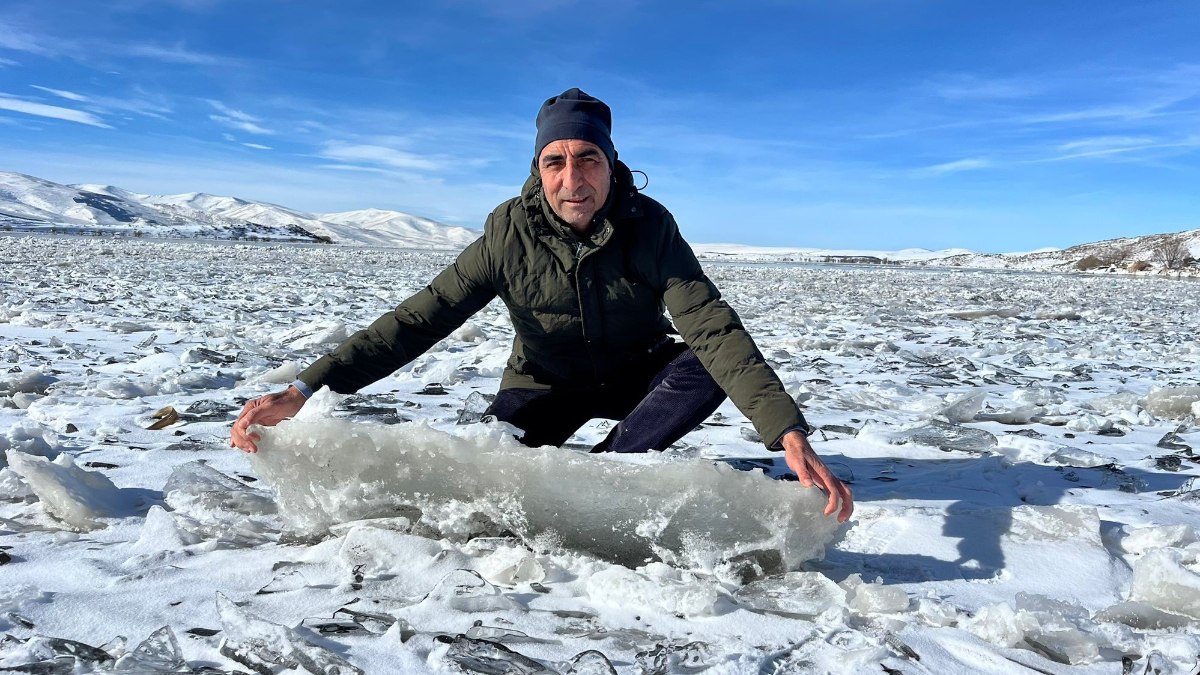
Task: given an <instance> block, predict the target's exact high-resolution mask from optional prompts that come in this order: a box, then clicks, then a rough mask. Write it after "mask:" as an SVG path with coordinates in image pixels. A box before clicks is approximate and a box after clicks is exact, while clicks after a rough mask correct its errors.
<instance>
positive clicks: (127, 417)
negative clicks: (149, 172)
mask: <svg viewBox="0 0 1200 675" xmlns="http://www.w3.org/2000/svg"><path fill="white" fill-rule="evenodd" d="M91 191H92V192H95V193H97V194H108V195H110V196H113V197H127V196H126V195H122V193H121V192H119V191H117V190H115V189H106V190H100V189H98V188H92V189H91ZM451 259H452V258H451V255H449V254H444V253H436V252H428V251H422V252H410V251H402V250H380V249H372V248H355V247H351V246H346V247H312V246H286V245H278V244H275V245H250V244H235V243H164V242H150V241H139V240H136V239H119V240H113V239H96V238H52V237H45V236H39V237H14V236H6V237H0V261H2V262H0V287H2V288H3V293H0V449H3V450H4V451H5V452H4V456H5V457H6V460H5V461H6V464H7V466H6V467H4V468H0V632H2V633H4V634H6V635H7V637H3V638H0V670H3V669H14V668H24V669H26V670H30V669H34V670H36V669H42V670H45V671H47V672H53V671H51V670H50V669H52V668H64V667H66V668H72V669H74V670H75V671H76V672H107V671H113V670H116V671H124V672H170V671H173V670H179V671H183V670H184V669H185V668H191V669H193V670H199V669H200V668H202V667H210V668H214V669H219V670H221V671H238V670H240V671H247V670H253V669H255V668H256V667H257V668H262V669H272V668H273V669H276V670H278V669H280V668H284V667H287V666H288V665H290V664H293V663H294V664H296V665H297V666H298V667H299V668H300V671H299V672H304V671H307V672H333V671H334V670H340V671H341V672H356V670H361V671H363V672H370V673H375V672H411V673H423V672H463V671H464V670H465V672H479V671H480V670H483V671H485V672H488V671H489V670H488V669H490V672H503V671H504V670H506V669H507V671H508V672H548V673H555V672H557V673H566V672H576V673H605V674H608V673H619V674H621V675H629V674H632V673H644V672H660V673H665V672H699V671H702V670H705V669H707V672H720V673H761V672H768V673H770V672H780V673H782V672H831V673H860V672H882V671H883V670H885V669H890V670H892V671H900V672H979V673H1008V672H1017V671H1022V672H1023V671H1025V670H1032V671H1034V672H1047V673H1112V672H1121V670H1122V666H1121V660H1122V658H1123V657H1127V658H1128V661H1129V663H1130V665H1129V671H1130V672H1137V673H1141V672H1147V670H1148V671H1149V672H1155V671H1156V670H1157V671H1159V672H1177V673H1192V672H1195V670H1196V668H1197V666H1198V665H1200V664H1198V663H1197V654H1200V637H1197V636H1198V635H1200V608H1198V606H1197V602H1200V543H1198V542H1197V532H1198V531H1200V492H1197V485H1196V481H1195V478H1196V476H1198V475H1200V465H1198V464H1197V462H1196V461H1195V453H1194V449H1195V448H1196V446H1197V443H1198V442H1200V428H1198V427H1197V424H1196V420H1195V414H1196V412H1197V410H1196V407H1197V399H1196V398H1194V390H1195V389H1196V388H1200V380H1198V377H1197V373H1198V372H1200V343H1198V342H1197V341H1196V338H1195V326H1196V325H1198V324H1200V296H1198V295H1197V294H1196V293H1195V287H1194V283H1190V282H1188V281H1177V280H1172V279H1167V278H1158V277H1142V278H1116V277H1112V276H1083V275H1054V274H1033V273H1004V274H998V273H993V272H983V271H965V270H956V271H952V270H935V269H921V268H894V267H875V266H870V267H869V266H854V267H851V266H838V265H828V266H822V265H788V264H756V265H744V264H736V263H735V262H721V263H719V264H710V265H709V266H708V270H709V272H710V274H711V276H712V277H713V278H714V281H715V282H716V283H717V285H718V286H719V287H720V288H721V289H722V292H723V294H724V295H725V296H726V297H727V298H728V299H729V300H730V301H731V302H732V303H733V304H734V306H735V307H737V308H738V310H739V313H740V315H741V316H742V318H743V320H744V321H745V322H746V324H747V325H748V327H749V328H750V330H751V331H752V333H753V334H754V335H755V337H756V339H757V342H758V344H759V346H760V348H761V349H762V351H763V354H764V355H765V356H766V358H767V359H768V360H770V361H771V362H772V364H774V366H775V367H776V369H777V371H778V372H779V374H780V376H781V378H782V380H783V382H784V384H785V386H786V387H787V389H788V391H789V392H790V393H792V394H793V395H794V396H795V397H796V398H797V400H799V401H801V402H802V403H803V405H804V406H805V410H806V415H807V417H808V418H809V420H810V421H811V422H812V423H814V424H816V425H818V426H819V427H820V428H819V430H818V431H817V432H815V433H814V434H813V436H812V439H813V443H814V447H815V448H816V449H817V451H818V452H819V453H820V454H821V455H822V456H823V457H824V458H825V459H826V460H827V461H828V463H829V465H830V467H831V469H832V470H833V471H834V472H835V473H837V474H838V475H840V476H842V477H843V478H845V479H846V480H848V481H850V485H851V487H852V488H853V490H854V492H855V496H856V500H857V504H856V506H857V508H856V511H855V515H854V517H853V519H852V520H851V522H849V523H848V524H846V525H844V526H840V527H839V526H837V525H836V524H835V523H832V522H831V521H830V520H829V519H821V518H819V517H816V516H815V515H814V511H815V509H817V508H819V501H820V500H819V497H817V496H816V495H814V494H812V492H811V491H806V490H803V489H801V488H800V487H799V486H798V485H797V484H796V483H795V482H789V481H775V480H768V479H767V478H766V477H764V476H763V475H761V473H762V472H761V471H760V470H759V469H763V470H764V471H766V472H767V473H770V474H771V475H779V474H780V473H781V472H783V471H784V470H785V468H784V467H783V466H782V465H781V464H780V463H778V462H774V463H773V462H771V461H768V460H771V459H772V458H774V459H777V458H778V456H777V455H771V453H768V452H767V451H766V450H765V449H764V448H763V447H762V445H761V443H757V442H755V441H752V440H748V439H747V434H746V432H747V431H749V429H750V425H749V422H748V421H747V420H746V419H745V418H744V417H743V416H742V415H741V414H740V413H739V412H738V411H737V410H736V408H734V407H733V406H732V405H731V404H729V403H726V404H724V405H723V406H722V407H721V408H720V410H718V413H717V414H716V415H714V416H713V418H712V419H710V420H708V421H707V422H706V423H705V424H704V425H702V426H701V427H700V428H699V429H698V430H696V431H694V432H692V433H691V434H689V435H688V436H686V437H685V438H684V439H683V441H682V442H681V443H679V444H677V445H676V446H675V447H673V448H671V449H669V450H668V451H666V452H664V453H662V454H657V455H652V456H646V457H605V456H591V455H588V454H587V453H585V452H582V451H581V449H583V448H586V447H588V446H590V444H593V443H595V442H597V441H599V440H600V439H601V438H603V437H604V435H605V434H606V433H607V431H608V429H609V428H610V427H609V423H607V422H604V421H596V422H593V423H591V424H589V425H588V426H586V427H584V428H583V429H581V430H580V432H579V433H578V434H577V435H576V437H575V438H573V439H572V442H571V445H570V446H569V447H566V448H562V449H549V448H544V449H529V448H525V447H524V446H520V445H519V444H516V443H514V442H512V441H511V440H510V439H509V438H508V433H507V431H506V429H505V428H504V427H502V426H496V425H494V424H488V423H472V424H460V423H459V422H460V420H461V421H464V422H467V421H470V420H472V419H475V418H478V413H479V410H480V407H481V405H482V404H483V403H486V399H485V398H484V396H485V395H486V394H491V393H494V391H495V389H496V387H497V385H498V380H499V376H500V373H501V371H502V369H503V366H504V362H505V360H506V359H507V356H508V350H509V346H510V340H511V337H512V329H511V326H510V325H509V323H508V320H507V316H506V313H505V311H504V309H503V307H502V306H500V305H499V304H498V303H493V304H492V305H490V306H488V307H487V308H485V309H484V310H483V311H482V312H480V313H479V314H478V315H476V316H475V317H473V318H472V319H471V321H470V322H469V323H468V324H466V325H464V326H463V328H462V329H460V330H459V331H456V333H455V334H454V336H452V337H451V338H449V339H447V340H446V341H444V342H443V343H442V344H440V345H438V346H437V347H435V348H434V349H433V350H432V351H431V352H430V353H428V354H426V355H425V356H423V357H421V358H419V359H418V360H417V361H415V362H414V363H412V364H410V365H409V366H407V367H405V368H403V369H401V371H400V372H398V373H396V374H394V375H392V376H390V377H387V378H385V379H384V380H382V381H381V382H379V383H377V384H375V385H372V386H371V387H369V388H368V389H367V390H365V391H364V392H363V393H361V394H360V395H357V396H353V397H346V398H342V397H336V396H330V395H329V394H327V393H323V394H320V395H319V398H318V399H316V400H314V401H312V402H311V403H310V404H309V405H308V406H306V407H305V409H304V411H303V412H302V415H301V416H299V417H298V418H297V419H295V420H292V421H290V422H288V423H285V424H283V425H280V426H279V427H276V428H273V429H270V430H265V432H264V439H263V440H264V444H263V449H262V452H260V453H259V454H258V455H256V456H247V455H245V454H243V453H241V452H239V451H235V450H231V449H230V448H228V446H227V442H228V440H227V439H228V430H229V425H230V423H231V422H232V420H233V419H234V417H235V416H236V414H237V412H238V411H239V410H240V409H241V407H242V405H243V403H244V401H245V399H247V398H249V397H253V396H257V395H260V394H262V393H266V392H269V391H274V390H277V389H278V388H279V387H281V386H282V385H283V383H285V382H286V381H288V379H289V377H290V375H291V374H294V373H295V371H296V369H297V368H299V367H301V366H302V365H304V364H307V363H311V362H312V360H313V359H315V358H316V357H317V356H318V355H320V354H322V353H324V352H325V351H326V350H328V349H329V348H330V346H331V345H332V343H333V342H334V341H335V340H336V339H340V336H341V335H345V334H347V333H349V332H352V331H354V330H356V329H357V328H358V327H361V326H364V325H366V324H368V323H369V322H370V321H372V320H374V319H375V318H376V317H377V316H378V315H379V314H380V313H382V312H383V311H386V310H387V309H390V308H391V307H393V306H394V305H395V304H396V303H397V302H399V301H400V300H402V299H403V298H404V297H406V296H407V295H408V294H410V293H412V292H414V291H416V290H418V289H420V288H421V287H423V286H424V285H425V284H426V283H427V282H428V280H429V278H431V277H432V276H433V275H434V274H435V273H436V272H437V271H438V270H439V269H440V268H441V267H442V266H444V265H445V264H448V262H449V261H450V260H451ZM427 385H428V386H427ZM433 385H438V386H433ZM165 406H171V407H172V408H173V409H174V410H175V411H176V414H177V416H178V420H177V421H175V422H173V423H171V424H170V425H168V426H166V428H163V429H156V430H151V429H149V428H148V427H150V426H151V424H152V422H154V421H155V419H154V418H153V417H152V415H153V414H154V413H155V412H156V411H158V410H160V409H162V408H164V407H165ZM460 410H462V411H465V413H462V414H460ZM14 458H15V459H14ZM734 465H736V466H738V467H740V468H741V469H745V470H740V471H739V470H734V469H733V468H731V466H734ZM418 492H419V493H420V494H419V495H418V494H417V493H418ZM820 549H824V557H823V558H821V557H820V555H819V551H820ZM739 554H745V555H739ZM622 563H623V564H622ZM218 594H220V597H221V598H223V599H219V598H218ZM918 659H919V660H918ZM56 663H57V664H59V665H53V664H56ZM251 663H253V664H257V666H255V665H250V664H251ZM34 664H36V665H34ZM471 669H474V670H471ZM522 669H524V671H522ZM572 669H573V670H572Z"/></svg>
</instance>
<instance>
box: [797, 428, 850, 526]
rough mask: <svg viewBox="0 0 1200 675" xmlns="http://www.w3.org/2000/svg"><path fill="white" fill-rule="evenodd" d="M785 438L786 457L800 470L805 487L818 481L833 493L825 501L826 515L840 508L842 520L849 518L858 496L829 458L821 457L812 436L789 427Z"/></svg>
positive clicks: (817, 483) (818, 484) (824, 488)
mask: <svg viewBox="0 0 1200 675" xmlns="http://www.w3.org/2000/svg"><path fill="white" fill-rule="evenodd" d="M782 442H783V452H784V455H783V457H784V460H785V461H786V462H787V465H788V467H790V468H791V470H792V471H795V472H796V477H797V478H799V479H800V484H801V485H803V486H804V487H812V486H814V485H816V486H817V487H819V488H821V489H822V490H824V491H825V494H827V495H829V501H828V502H826V504H825V515H827V516H828V515H830V514H832V513H833V512H835V511H837V512H838V522H839V523H844V522H846V521H847V520H849V519H850V514H852V513H854V497H853V496H852V495H851V494H850V488H849V487H847V486H846V484H845V483H843V482H842V481H840V480H838V477H837V476H835V475H833V472H832V471H830V470H829V467H827V466H825V462H822V461H821V458H820V457H818V456H817V453H816V451H814V450H813V449H812V446H811V445H809V444H808V437H806V436H805V435H804V434H802V433H800V432H799V431H789V432H787V433H786V434H784V435H783V439H782ZM839 502H840V504H841V507H840V509H839V506H838V505H839Z"/></svg>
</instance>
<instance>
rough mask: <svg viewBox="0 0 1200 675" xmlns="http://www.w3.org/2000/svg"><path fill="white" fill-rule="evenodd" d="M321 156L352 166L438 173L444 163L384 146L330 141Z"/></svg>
mask: <svg viewBox="0 0 1200 675" xmlns="http://www.w3.org/2000/svg"><path fill="white" fill-rule="evenodd" d="M320 156H321V157H324V158H326V159H333V160H338V161H340V162H347V163H351V164H353V163H365V164H375V165H379V166H386V167H390V168H393V169H410V170H411V169H416V170H426V171H436V170H438V169H441V168H442V167H443V163H442V162H440V161H438V160H436V159H433V158H430V157H424V156H421V155H418V154H415V153H411V152H408V151H405V150H397V149H396V148H389V147H386V146H382V145H363V144H359V145H353V144H348V143H340V142H337V141H330V142H328V143H326V144H325V148H324V149H323V150H321V152H320Z"/></svg>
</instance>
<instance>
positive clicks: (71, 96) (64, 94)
mask: <svg viewBox="0 0 1200 675" xmlns="http://www.w3.org/2000/svg"><path fill="white" fill-rule="evenodd" d="M29 86H31V87H33V88H34V89H40V90H42V91H44V92H46V93H48V94H54V95H55V96H57V97H59V98H65V99H67V100H68V101H87V100H90V99H88V97H86V96H84V95H83V94H76V93H75V92H73V91H67V90H65V89H51V88H50V87H42V86H39V85H36V84H31V85H29Z"/></svg>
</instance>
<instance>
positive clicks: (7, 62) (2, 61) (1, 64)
mask: <svg viewBox="0 0 1200 675" xmlns="http://www.w3.org/2000/svg"><path fill="white" fill-rule="evenodd" d="M19 65H21V64H20V63H17V62H16V61H13V60H12V59H6V58H4V57H0V68H9V67H11V66H19Z"/></svg>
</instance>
